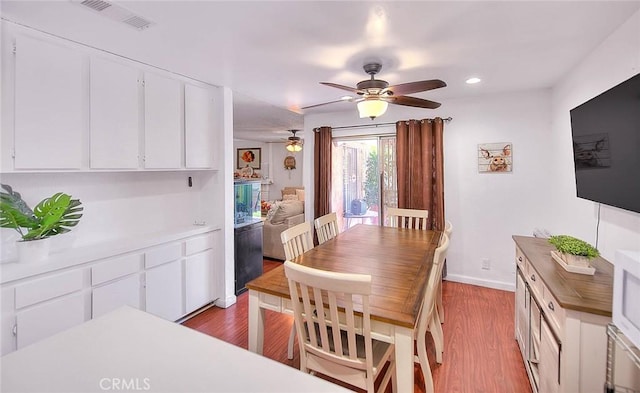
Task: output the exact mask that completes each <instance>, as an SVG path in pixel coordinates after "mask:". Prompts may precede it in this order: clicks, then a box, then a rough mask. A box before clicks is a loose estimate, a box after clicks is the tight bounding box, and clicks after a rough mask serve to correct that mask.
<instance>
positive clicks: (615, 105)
mask: <svg viewBox="0 0 640 393" xmlns="http://www.w3.org/2000/svg"><path fill="white" fill-rule="evenodd" d="M570 113H571V134H572V137H573V157H574V166H575V173H576V189H577V195H578V197H579V198H584V199H589V200H591V201H594V202H600V203H604V204H606V205H610V206H616V207H619V208H622V209H626V210H631V211H634V212H638V213H640V74H637V75H635V76H633V77H632V78H630V79H628V80H626V81H624V82H622V83H620V84H619V85H617V86H615V87H612V88H611V89H609V90H607V91H605V92H604V93H602V94H600V95H598V96H596V97H594V98H592V99H590V100H589V101H587V102H585V103H584V104H582V105H580V106H577V107H575V108H573V109H572V110H571V112H570Z"/></svg>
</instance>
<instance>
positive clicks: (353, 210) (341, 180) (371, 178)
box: [331, 136, 398, 230]
mask: <svg viewBox="0 0 640 393" xmlns="http://www.w3.org/2000/svg"><path fill="white" fill-rule="evenodd" d="M333 141H334V142H333V143H334V148H333V173H332V190H333V193H332V194H333V195H332V201H331V203H332V210H333V211H335V212H337V213H338V216H339V218H338V220H339V224H340V225H341V227H342V229H343V230H345V229H348V228H349V227H351V226H353V225H355V224H358V223H362V224H368V225H382V224H383V222H382V220H381V219H380V217H382V212H383V211H384V206H397V203H398V202H397V201H398V193H397V182H396V164H395V162H396V159H395V157H396V154H395V151H396V149H395V136H366V137H345V138H334V140H333Z"/></svg>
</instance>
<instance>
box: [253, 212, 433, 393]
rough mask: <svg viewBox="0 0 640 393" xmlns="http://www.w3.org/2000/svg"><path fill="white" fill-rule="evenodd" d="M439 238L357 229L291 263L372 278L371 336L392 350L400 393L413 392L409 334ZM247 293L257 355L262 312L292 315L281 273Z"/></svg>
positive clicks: (280, 269)
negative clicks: (393, 351) (388, 345)
mask: <svg viewBox="0 0 640 393" xmlns="http://www.w3.org/2000/svg"><path fill="white" fill-rule="evenodd" d="M441 234H442V232H440V231H430V230H429V231H422V230H416V229H403V228H392V227H380V226H372V225H363V224H358V225H356V226H354V227H352V228H350V229H349V230H347V231H345V232H343V233H341V234H339V235H338V236H337V237H335V238H333V239H331V240H329V241H327V242H325V243H323V244H321V245H319V246H317V247H315V248H313V249H311V250H309V251H307V252H305V253H304V254H302V255H300V256H299V257H297V258H296V259H294V262H296V263H299V264H302V265H305V266H310V267H313V268H317V269H322V270H328V271H334V272H343V273H360V274H369V275H371V277H372V293H371V295H370V297H369V302H370V314H371V333H372V334H371V335H372V337H373V338H375V339H377V340H381V341H384V342H389V343H393V344H395V360H396V381H397V386H398V391H399V392H412V391H413V384H414V381H413V375H414V370H413V359H414V346H413V340H414V329H415V328H416V323H417V320H418V313H419V310H420V307H421V305H422V300H423V298H424V291H425V290H426V285H427V279H428V277H429V273H430V271H431V266H432V263H433V255H434V251H435V249H436V247H437V246H438V242H439V241H440V236H441ZM247 288H248V289H249V350H250V351H253V352H256V353H259V354H262V349H263V340H264V324H265V310H272V311H276V312H280V313H286V314H291V315H293V309H292V304H291V300H290V299H291V297H290V295H289V285H288V282H287V278H286V277H285V274H284V267H283V266H279V267H277V268H275V269H273V270H271V271H269V272H267V273H265V274H263V275H262V276H260V277H258V278H256V279H255V280H253V281H251V282H249V283H248V284H247ZM356 311H358V310H356Z"/></svg>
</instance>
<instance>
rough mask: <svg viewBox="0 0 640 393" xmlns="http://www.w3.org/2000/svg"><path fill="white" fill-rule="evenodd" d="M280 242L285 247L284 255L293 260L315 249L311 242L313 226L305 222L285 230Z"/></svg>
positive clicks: (281, 234)
mask: <svg viewBox="0 0 640 393" xmlns="http://www.w3.org/2000/svg"><path fill="white" fill-rule="evenodd" d="M280 240H282V246H283V247H284V255H285V258H286V259H288V260H292V259H294V258H295V257H297V256H298V255H300V254H302V253H305V252H307V251H309V250H311V249H312V248H313V241H312V240H311V224H309V222H303V223H301V224H298V225H294V226H292V227H291V228H288V229H285V230H284V231H282V233H280Z"/></svg>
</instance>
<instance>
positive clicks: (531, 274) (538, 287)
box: [525, 259, 544, 300]
mask: <svg viewBox="0 0 640 393" xmlns="http://www.w3.org/2000/svg"><path fill="white" fill-rule="evenodd" d="M525 261H526V272H527V273H526V278H527V282H528V283H529V288H531V292H533V293H534V295H535V296H536V299H538V300H540V299H542V295H543V292H544V283H543V282H542V279H541V278H540V276H538V272H536V269H534V268H533V266H531V264H529V261H527V260H526V259H525Z"/></svg>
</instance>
